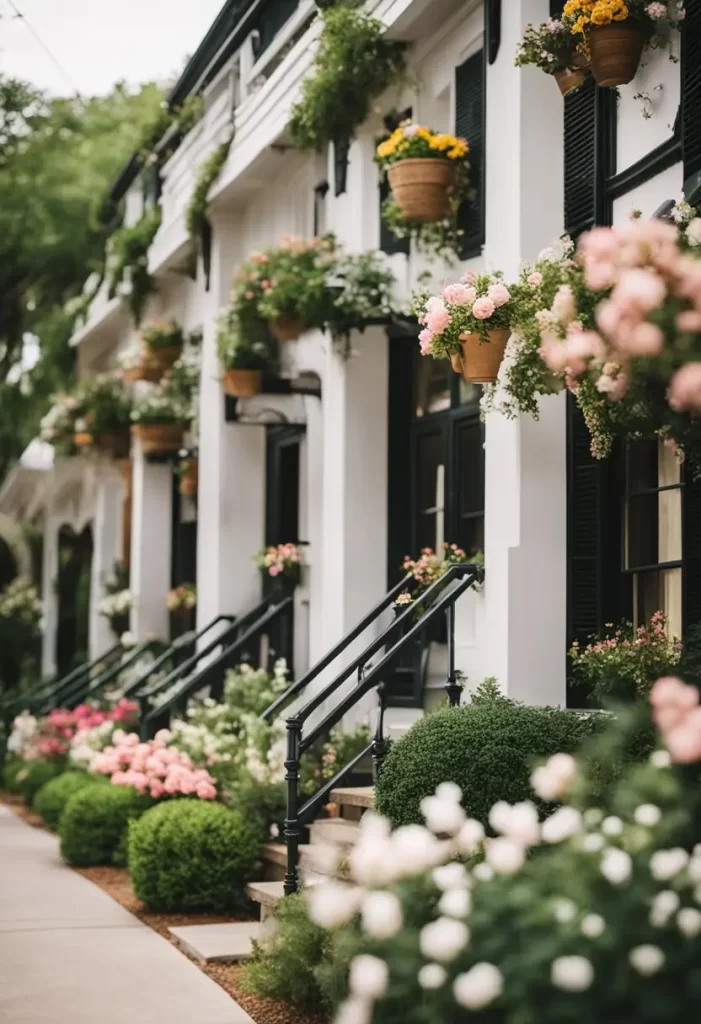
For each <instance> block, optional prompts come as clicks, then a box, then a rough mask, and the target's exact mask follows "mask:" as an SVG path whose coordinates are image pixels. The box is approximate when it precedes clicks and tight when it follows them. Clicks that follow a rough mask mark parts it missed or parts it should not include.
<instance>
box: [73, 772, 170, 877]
mask: <svg viewBox="0 0 701 1024" xmlns="http://www.w3.org/2000/svg"><path fill="white" fill-rule="evenodd" d="M150 802H151V801H150V798H149V797H146V796H142V795H141V794H140V793H138V792H137V791H136V790H135V789H133V788H132V787H131V786H112V785H108V786H99V785H98V786H87V787H85V788H84V789H82V790H81V791H80V792H78V793H75V794H74V795H73V796H72V797H71V798H70V800H69V801H68V802H67V804H66V806H65V807H64V809H63V813H62V815H61V819H60V821H59V828H58V831H59V836H60V839H61V856H62V857H63V859H64V860H65V861H67V862H68V863H69V864H73V865H75V866H76V867H93V866H96V865H99V864H119V865H122V864H124V860H125V858H124V848H125V837H126V831H127V825H128V823H129V822H130V821H132V820H133V819H134V818H138V817H139V816H140V815H141V814H143V812H144V811H145V810H146V809H147V808H148V807H149V806H150Z"/></svg>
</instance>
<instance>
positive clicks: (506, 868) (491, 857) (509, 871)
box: [485, 838, 526, 875]
mask: <svg viewBox="0 0 701 1024" xmlns="http://www.w3.org/2000/svg"><path fill="white" fill-rule="evenodd" d="M485 856H486V859H487V863H488V864H489V866H490V867H491V868H493V869H494V870H495V871H496V872H497V873H498V874H500V875H513V874H515V872H517V871H519V870H520V869H521V868H522V867H523V864H524V861H525V859H526V851H525V850H524V848H523V847H522V846H520V845H519V844H518V843H514V842H513V841H512V840H511V839H505V838H501V839H492V840H491V841H490V842H489V843H487V850H486V853H485Z"/></svg>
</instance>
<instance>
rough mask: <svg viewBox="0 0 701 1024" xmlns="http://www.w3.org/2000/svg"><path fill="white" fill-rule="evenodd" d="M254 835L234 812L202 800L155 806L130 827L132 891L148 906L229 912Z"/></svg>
mask: <svg viewBox="0 0 701 1024" xmlns="http://www.w3.org/2000/svg"><path fill="white" fill-rule="evenodd" d="M258 849H259V836H258V833H257V829H256V827H255V825H251V824H249V823H248V822H247V821H246V820H245V819H244V818H243V816H242V815H241V814H240V813H239V812H238V811H230V810H228V809H227V808H226V807H224V806H223V805H222V804H217V803H209V802H206V801H204V800H188V799H185V800H173V801H169V802H167V803H162V804H159V805H158V806H156V807H153V808H152V809H151V810H150V811H148V812H147V813H146V814H144V816H143V818H141V819H140V820H139V821H136V822H133V824H132V825H131V826H130V828H129V873H130V875H131V879H132V884H133V886H134V892H135V893H136V895H137V896H138V897H139V899H141V900H143V901H144V903H145V904H146V906H147V907H149V908H150V909H151V910H163V911H185V910H212V911H221V912H224V911H229V910H231V909H232V908H233V907H234V906H235V905H236V904H237V903H238V904H241V903H242V902H243V899H244V895H243V886H244V883H245V882H246V881H247V879H248V878H249V877H250V876H251V873H252V871H253V869H254V867H255V865H256V862H257V860H258Z"/></svg>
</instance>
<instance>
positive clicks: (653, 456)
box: [628, 441, 658, 494]
mask: <svg viewBox="0 0 701 1024" xmlns="http://www.w3.org/2000/svg"><path fill="white" fill-rule="evenodd" d="M657 486H658V482H657V441H631V442H630V443H629V445H628V493H629V494H634V493H635V492H636V491H644V490H647V489H648V488H650V487H657Z"/></svg>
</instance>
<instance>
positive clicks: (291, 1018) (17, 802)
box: [0, 792, 326, 1024]
mask: <svg viewBox="0 0 701 1024" xmlns="http://www.w3.org/2000/svg"><path fill="white" fill-rule="evenodd" d="M0 804H4V805H5V806H6V807H9V808H10V810H11V811H12V812H13V814H16V815H17V817H18V818H21V819H22V821H25V822H26V823H27V824H28V825H32V826H33V827H34V828H43V829H45V825H44V823H43V821H42V820H41V818H40V817H39V815H38V814H35V813H34V812H33V811H32V810H30V809H29V808H28V807H26V806H25V804H24V802H23V801H22V798H21V797H19V796H11V795H10V794H9V793H2V792H0ZM73 870H74V871H76V872H77V873H78V874H79V875H82V876H83V878H87V880H88V881H89V882H92V883H93V884H94V885H97V886H98V887H99V888H100V889H102V891H103V892H106V893H107V895H108V896H111V897H112V899H113V900H115V901H116V902H117V903H119V904H120V906H122V907H124V909H125V910H128V911H129V913H130V914H134V916H135V917H138V919H139V920H140V921H143V923H144V924H146V925H148V926H149V928H153V930H154V931H156V932H158V934H159V935H161V936H163V938H164V939H167V940H168V942H170V943H171V945H173V946H175V948H176V949H177V950H178V952H179V953H182V955H183V956H186V957H187V958H188V960H192V962H193V963H194V964H196V965H197V967H199V968H200V970H201V971H204V973H205V974H207V975H208V976H209V977H210V978H212V980H213V981H215V982H216V983H217V985H219V986H221V988H223V989H224V991H225V992H226V993H227V994H228V995H230V996H231V997H232V999H235V1000H236V1002H237V1003H239V1005H240V1006H242V1007H243V1009H244V1010H245V1011H246V1013H247V1014H249V1016H251V1017H252V1018H253V1020H254V1021H255V1022H256V1024H326V1022H325V1018H324V1017H320V1016H317V1015H314V1014H309V1013H304V1012H303V1011H301V1010H300V1009H299V1008H298V1007H295V1006H291V1005H290V1004H289V1003H283V1002H280V1001H279V1000H277V999H266V998H264V997H263V996H257V995H255V993H252V992H247V991H246V990H245V989H244V988H242V984H241V983H242V979H243V974H244V971H245V967H244V966H243V965H242V964H202V963H200V962H199V961H197V960H195V959H194V958H193V957H191V956H189V955H188V954H187V953H186V952H185V951H184V950H183V949H181V947H180V946H179V945H178V944H177V942H176V941H175V939H174V938H173V936H172V935H171V934H170V932H169V931H168V929H169V928H177V927H178V926H180V925H189V924H228V923H229V922H232V921H237V920H242V918H236V917H232V916H230V915H229V916H227V915H223V914H154V913H151V912H150V911H147V910H145V909H144V905H143V903H142V902H141V900H139V899H137V897H136V896H135V894H134V890H133V889H132V887H131V880H130V878H129V872H128V871H127V870H126V868H110V867H103V868H74V869H73Z"/></svg>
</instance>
